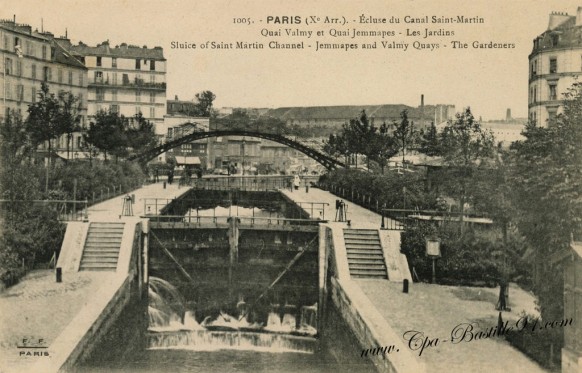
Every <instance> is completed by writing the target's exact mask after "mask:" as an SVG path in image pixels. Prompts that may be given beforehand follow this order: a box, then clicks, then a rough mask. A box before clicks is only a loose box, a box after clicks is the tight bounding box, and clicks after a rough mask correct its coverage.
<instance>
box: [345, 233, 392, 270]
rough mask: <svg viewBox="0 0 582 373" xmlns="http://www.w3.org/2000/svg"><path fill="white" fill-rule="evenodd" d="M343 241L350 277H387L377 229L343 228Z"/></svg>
mask: <svg viewBox="0 0 582 373" xmlns="http://www.w3.org/2000/svg"><path fill="white" fill-rule="evenodd" d="M344 242H345V246H346V253H347V256H348V267H349V269H350V275H351V276H352V277H357V278H379V279H388V272H387V270H386V263H385V261H384V253H383V251H382V244H381V243H380V237H379V236H378V231H377V230H375V229H344Z"/></svg>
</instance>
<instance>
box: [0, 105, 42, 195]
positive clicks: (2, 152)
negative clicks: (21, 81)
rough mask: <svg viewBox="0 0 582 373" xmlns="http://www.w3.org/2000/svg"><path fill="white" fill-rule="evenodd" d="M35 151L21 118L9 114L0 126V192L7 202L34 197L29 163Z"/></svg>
mask: <svg viewBox="0 0 582 373" xmlns="http://www.w3.org/2000/svg"><path fill="white" fill-rule="evenodd" d="M33 150H34V147H33V145H32V143H31V141H30V137H29V133H28V131H27V129H26V127H25V126H24V124H23V122H22V118H21V117H20V115H19V114H18V113H17V112H15V111H11V112H10V113H9V115H8V116H6V118H5V119H4V120H3V121H2V122H1V123H0V157H1V162H2V169H1V173H0V190H1V192H2V198H4V199H8V200H10V201H16V200H31V199H34V198H35V197H37V192H38V185H37V184H36V182H37V180H35V178H34V175H33V173H32V172H31V167H29V166H30V159H31V154H32V152H33Z"/></svg>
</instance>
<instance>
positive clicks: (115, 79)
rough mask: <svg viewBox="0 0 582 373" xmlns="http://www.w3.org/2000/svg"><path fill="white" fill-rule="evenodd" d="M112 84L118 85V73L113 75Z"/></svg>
mask: <svg viewBox="0 0 582 373" xmlns="http://www.w3.org/2000/svg"><path fill="white" fill-rule="evenodd" d="M111 83H112V84H115V85H117V73H113V74H111Z"/></svg>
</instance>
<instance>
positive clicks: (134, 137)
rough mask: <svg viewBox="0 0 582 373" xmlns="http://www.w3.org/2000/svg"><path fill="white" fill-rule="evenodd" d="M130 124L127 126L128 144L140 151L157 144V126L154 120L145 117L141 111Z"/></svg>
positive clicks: (134, 149)
mask: <svg viewBox="0 0 582 373" xmlns="http://www.w3.org/2000/svg"><path fill="white" fill-rule="evenodd" d="M130 123H131V124H130V125H129V126H128V128H127V135H126V136H127V145H128V146H129V147H130V148H132V149H133V151H134V152H138V151H140V150H143V149H149V148H152V147H154V146H156V145H157V143H158V139H157V137H156V132H155V127H154V124H153V123H152V122H150V121H149V120H147V119H146V118H144V116H143V114H142V113H141V112H140V113H138V114H136V115H135V116H133V117H132V118H131V119H130Z"/></svg>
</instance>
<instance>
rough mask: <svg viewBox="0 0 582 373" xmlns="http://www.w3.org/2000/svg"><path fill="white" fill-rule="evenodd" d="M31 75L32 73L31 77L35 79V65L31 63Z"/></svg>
mask: <svg viewBox="0 0 582 373" xmlns="http://www.w3.org/2000/svg"><path fill="white" fill-rule="evenodd" d="M31 75H32V79H36V65H32V72H31Z"/></svg>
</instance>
